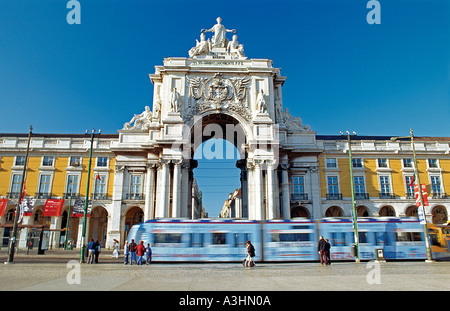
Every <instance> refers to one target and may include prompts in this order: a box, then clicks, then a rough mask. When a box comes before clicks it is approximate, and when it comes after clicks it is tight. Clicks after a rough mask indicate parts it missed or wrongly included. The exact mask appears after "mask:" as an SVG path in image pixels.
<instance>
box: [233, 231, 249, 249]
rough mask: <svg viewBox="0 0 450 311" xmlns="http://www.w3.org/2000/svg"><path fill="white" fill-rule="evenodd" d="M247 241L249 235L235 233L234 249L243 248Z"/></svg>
mask: <svg viewBox="0 0 450 311" xmlns="http://www.w3.org/2000/svg"><path fill="white" fill-rule="evenodd" d="M248 240H250V233H235V234H234V247H245V244H246V242H247V241H248Z"/></svg>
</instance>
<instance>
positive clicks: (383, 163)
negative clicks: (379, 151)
mask: <svg viewBox="0 0 450 311" xmlns="http://www.w3.org/2000/svg"><path fill="white" fill-rule="evenodd" d="M378 167H389V165H388V160H387V159H386V158H378Z"/></svg>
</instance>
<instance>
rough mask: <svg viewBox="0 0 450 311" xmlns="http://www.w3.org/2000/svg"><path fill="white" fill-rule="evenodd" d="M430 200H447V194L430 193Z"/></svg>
mask: <svg viewBox="0 0 450 311" xmlns="http://www.w3.org/2000/svg"><path fill="white" fill-rule="evenodd" d="M431 198H432V199H447V198H448V196H447V193H443V192H432V193H431Z"/></svg>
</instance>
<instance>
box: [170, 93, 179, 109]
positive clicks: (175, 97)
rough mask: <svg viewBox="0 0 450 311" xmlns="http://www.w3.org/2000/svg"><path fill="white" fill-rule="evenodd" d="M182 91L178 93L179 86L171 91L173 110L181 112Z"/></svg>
mask: <svg viewBox="0 0 450 311" xmlns="http://www.w3.org/2000/svg"><path fill="white" fill-rule="evenodd" d="M180 103H181V100H180V93H178V91H177V88H173V90H172V92H170V110H171V111H172V112H180Z"/></svg>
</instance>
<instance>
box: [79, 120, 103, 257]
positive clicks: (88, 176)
mask: <svg viewBox="0 0 450 311" xmlns="http://www.w3.org/2000/svg"><path fill="white" fill-rule="evenodd" d="M101 132H102V131H101V130H99V131H98V134H101ZM86 134H88V131H87V130H86ZM94 136H95V129H92V132H91V148H90V151H89V165H88V175H87V185H86V197H85V200H84V213H83V229H82V231H81V253H80V263H85V259H84V257H85V256H84V252H85V247H86V245H85V239H86V222H87V212H88V204H89V184H90V180H91V161H92V149H93V146H94Z"/></svg>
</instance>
